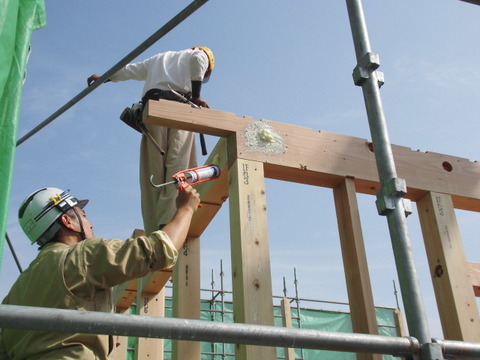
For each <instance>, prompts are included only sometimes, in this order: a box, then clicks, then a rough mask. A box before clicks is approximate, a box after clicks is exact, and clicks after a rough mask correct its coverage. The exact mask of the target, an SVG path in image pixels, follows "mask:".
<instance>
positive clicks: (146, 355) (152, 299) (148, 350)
mask: <svg viewBox="0 0 480 360" xmlns="http://www.w3.org/2000/svg"><path fill="white" fill-rule="evenodd" d="M137 314H138V315H142V316H165V290H164V289H162V290H161V291H160V292H159V293H157V294H152V293H147V292H141V293H140V292H139V293H138V296H137ZM135 359H138V360H143V359H149V360H163V339H153V338H138V341H137V345H136V348H135Z"/></svg>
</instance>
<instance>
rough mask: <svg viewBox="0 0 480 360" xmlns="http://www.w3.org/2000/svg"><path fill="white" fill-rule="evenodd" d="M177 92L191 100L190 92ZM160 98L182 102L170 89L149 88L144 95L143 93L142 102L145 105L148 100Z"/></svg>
mask: <svg viewBox="0 0 480 360" xmlns="http://www.w3.org/2000/svg"><path fill="white" fill-rule="evenodd" d="M178 92H179V91H178ZM179 93H180V94H181V95H182V96H184V97H185V98H187V99H188V100H191V98H192V93H191V92H188V93H182V92H179ZM160 99H164V100H172V101H178V102H181V103H183V101H182V100H181V99H180V98H179V97H178V96H177V95H175V94H174V93H173V92H171V91H170V90H160V89H150V90H148V91H147V92H146V93H145V95H143V97H142V104H143V106H144V107H145V104H146V103H147V101H148V100H160Z"/></svg>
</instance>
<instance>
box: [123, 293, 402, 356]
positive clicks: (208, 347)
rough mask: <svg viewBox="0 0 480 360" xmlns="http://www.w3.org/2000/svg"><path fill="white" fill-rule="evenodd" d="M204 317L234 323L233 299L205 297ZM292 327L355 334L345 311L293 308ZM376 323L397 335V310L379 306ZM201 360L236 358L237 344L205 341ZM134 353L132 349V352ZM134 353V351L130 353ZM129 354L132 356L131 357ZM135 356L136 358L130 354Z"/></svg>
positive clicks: (297, 352) (277, 317)
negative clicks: (210, 299)
mask: <svg viewBox="0 0 480 360" xmlns="http://www.w3.org/2000/svg"><path fill="white" fill-rule="evenodd" d="M165 305H166V311H165V316H166V317H171V316H172V311H171V308H170V307H171V299H168V298H167V299H166V301H165ZM201 306H202V311H201V320H205V321H219V322H228V323H231V322H233V304H232V303H231V302H224V303H223V305H222V303H221V302H220V301H216V302H214V303H211V302H210V301H206V300H202V303H201ZM291 310H292V321H293V327H296V328H299V327H301V328H302V329H312V330H320V331H334V332H344V333H352V322H351V317H350V314H348V313H344V312H334V311H325V310H309V309H300V319H298V311H297V309H296V308H292V309H291ZM376 315H377V324H378V327H379V329H378V330H379V334H380V335H384V336H397V333H396V328H395V309H392V308H376ZM274 316H275V325H276V326H282V313H281V308H280V307H279V306H275V307H274ZM201 351H202V360H234V359H235V345H234V344H223V343H207V342H202V345H201ZM132 352H133V351H132ZM131 355H133V354H131ZM131 355H130V356H131ZM171 358H172V357H171V341H170V340H165V360H170V359H171ZM284 358H285V354H284V349H283V348H277V359H284ZM295 358H296V359H303V360H320V359H321V360H356V355H355V354H354V353H348V352H338V351H326V350H310V349H304V350H302V349H295ZM128 359H133V357H132V356H131V357H128ZM383 359H384V360H397V359H398V358H395V357H393V356H390V355H384V356H383Z"/></svg>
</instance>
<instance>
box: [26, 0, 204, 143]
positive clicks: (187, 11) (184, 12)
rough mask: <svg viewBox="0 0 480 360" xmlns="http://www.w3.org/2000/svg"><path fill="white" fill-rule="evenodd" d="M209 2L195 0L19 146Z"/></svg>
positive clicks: (33, 130)
mask: <svg viewBox="0 0 480 360" xmlns="http://www.w3.org/2000/svg"><path fill="white" fill-rule="evenodd" d="M207 1H208V0H194V1H193V2H192V3H190V5H188V6H187V7H186V8H184V9H183V10H182V11H180V12H179V13H178V14H177V15H176V16H174V17H173V18H172V19H171V20H170V21H169V22H167V23H166V24H165V25H163V26H162V27H161V28H160V29H158V30H157V31H156V32H155V33H153V34H152V35H151V36H150V37H149V38H147V39H146V40H145V41H144V42H142V43H141V44H140V45H138V46H137V47H136V48H135V49H134V50H132V51H131V52H130V53H129V54H128V55H127V56H125V57H124V58H123V59H122V60H120V61H119V62H118V63H116V64H115V65H114V66H113V67H111V68H110V69H109V70H107V72H106V73H105V74H103V75H102V76H101V77H100V78H99V79H98V80H97V81H95V82H94V83H93V84H92V85H91V86H88V87H87V88H85V89H84V90H82V91H81V92H80V93H78V95H76V96H75V97H73V98H72V100H70V101H69V102H67V103H66V104H65V105H63V106H62V107H61V108H60V109H58V110H57V111H55V112H54V113H53V114H52V115H50V116H49V117H48V118H46V119H45V120H44V121H42V122H41V123H40V124H39V125H37V126H36V127H35V128H33V129H32V130H30V131H29V132H28V133H27V134H26V135H24V136H23V137H21V138H20V139H19V140H18V141H17V146H19V145H21V144H22V143H24V142H25V141H26V140H28V139H29V138H30V137H32V136H33V135H35V134H36V133H37V132H39V131H40V130H42V129H43V128H44V127H45V126H47V125H48V124H50V123H51V122H52V121H53V120H55V119H56V118H58V117H59V116H60V115H62V114H63V113H64V112H65V111H67V110H68V109H70V108H71V107H72V106H73V105H75V104H76V103H78V102H79V101H80V100H82V99H83V98H84V97H85V96H87V95H88V94H90V93H91V92H92V91H93V90H95V89H96V88H97V87H99V86H100V85H101V84H103V83H104V82H105V81H106V80H108V79H109V78H110V76H112V75H113V74H115V73H116V72H117V71H118V70H120V69H121V68H122V67H124V66H125V65H127V64H128V63H130V62H131V61H132V60H133V59H135V58H136V57H137V56H138V55H140V54H141V53H143V52H144V51H145V50H146V49H148V48H149V47H150V46H152V45H153V44H155V42H157V41H158V40H159V39H161V38H162V37H164V36H165V35H166V34H168V33H169V32H170V30H173V29H174V28H175V27H176V26H177V25H178V24H180V23H181V22H182V21H183V20H185V19H186V18H187V17H189V16H190V15H191V14H193V13H194V12H195V11H196V10H198V9H199V8H200V7H201V6H202V5H204V4H205V3H206V2H207Z"/></svg>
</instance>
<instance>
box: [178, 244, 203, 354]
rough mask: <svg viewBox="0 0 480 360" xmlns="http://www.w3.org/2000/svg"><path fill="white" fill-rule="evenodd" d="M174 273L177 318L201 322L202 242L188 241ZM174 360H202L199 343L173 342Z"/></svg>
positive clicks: (180, 251) (180, 252) (184, 245)
mask: <svg viewBox="0 0 480 360" xmlns="http://www.w3.org/2000/svg"><path fill="white" fill-rule="evenodd" d="M178 253H179V254H178V260H177V264H176V265H175V269H174V272H173V317H175V318H182V319H197V320H198V319H200V238H187V240H186V241H185V242H184V243H183V247H182V248H181V249H180V250H179V252H178ZM172 351H173V353H172V359H174V360H183V359H189V360H200V358H201V349H200V342H198V341H179V340H173V341H172Z"/></svg>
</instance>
